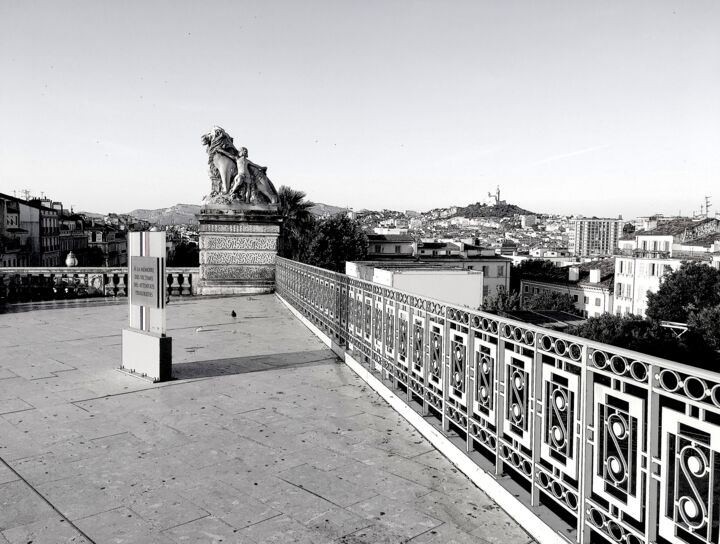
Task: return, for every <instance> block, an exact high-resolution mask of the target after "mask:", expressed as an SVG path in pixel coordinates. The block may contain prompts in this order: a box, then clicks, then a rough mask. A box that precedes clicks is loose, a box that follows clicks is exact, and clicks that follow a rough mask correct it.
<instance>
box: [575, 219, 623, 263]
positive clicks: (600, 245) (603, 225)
mask: <svg viewBox="0 0 720 544" xmlns="http://www.w3.org/2000/svg"><path fill="white" fill-rule="evenodd" d="M622 228H623V221H622V219H607V218H600V219H599V218H597V217H593V218H592V219H588V218H583V219H573V220H571V221H570V232H569V236H568V248H569V250H570V253H572V254H573V255H577V256H579V257H589V256H602V255H612V254H613V253H615V249H616V248H617V245H618V239H619V238H620V237H621V236H622Z"/></svg>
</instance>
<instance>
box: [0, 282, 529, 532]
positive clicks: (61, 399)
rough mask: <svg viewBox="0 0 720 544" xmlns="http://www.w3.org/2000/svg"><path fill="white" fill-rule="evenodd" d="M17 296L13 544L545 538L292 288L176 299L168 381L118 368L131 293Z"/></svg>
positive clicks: (0, 387) (0, 491)
mask: <svg viewBox="0 0 720 544" xmlns="http://www.w3.org/2000/svg"><path fill="white" fill-rule="evenodd" d="M11 308H12V309H13V310H14V311H13V313H6V314H3V315H0V350H1V351H0V353H2V356H1V357H0V543H2V544H6V542H10V543H20V542H22V543H23V544H25V543H27V542H30V541H32V542H34V543H35V544H39V543H53V544H55V543H58V542H75V543H80V542H96V543H104V542H126V543H133V544H136V543H143V542H147V543H151V542H152V543H173V542H175V543H179V542H192V543H196V542H208V543H210V542H212V543H218V542H225V543H235V542H248V543H253V542H283V543H285V542H308V543H322V542H343V543H346V544H349V543H364V542H367V543H374V542H388V543H390V542H392V543H395V542H405V541H408V542H413V543H426V542H427V543H430V542H460V543H462V542H499V541H501V540H505V539H508V538H509V539H510V540H511V541H512V542H517V543H520V544H524V543H526V542H529V541H530V539H531V537H530V536H529V535H528V534H527V533H525V532H524V531H523V529H522V528H521V527H519V525H518V524H517V523H516V522H514V521H513V520H512V519H511V518H510V517H509V516H508V515H507V514H505V513H504V512H503V511H502V510H500V509H499V508H498V507H497V505H496V504H495V503H494V502H493V501H492V500H490V499H489V498H488V497H487V495H486V494H485V493H483V492H482V491H481V490H479V489H478V488H477V487H475V486H474V485H473V484H472V482H470V481H469V480H468V479H467V478H466V477H465V476H463V475H462V474H461V473H459V472H458V470H457V469H456V468H455V467H454V466H453V465H452V464H451V463H450V462H449V461H447V460H446V459H445V458H444V457H443V456H442V455H440V454H439V453H438V452H437V451H436V450H435V449H434V448H433V446H432V445H431V444H430V443H429V442H427V441H426V440H424V439H423V438H422V437H421V436H420V434H419V433H418V432H417V431H415V430H414V429H413V428H412V427H411V426H410V425H408V424H407V422H406V421H405V420H404V419H403V418H401V417H400V416H399V415H398V414H397V413H396V412H394V411H393V410H392V408H390V407H389V406H387V405H386V404H385V403H384V402H383V401H382V400H381V399H380V398H379V397H378V396H377V395H376V394H375V393H373V392H372V391H371V390H370V389H369V388H368V387H367V386H366V385H365V383H364V382H363V381H362V380H361V379H360V378H358V377H357V376H356V375H355V373H354V372H353V371H352V370H351V369H350V368H348V367H347V366H345V365H344V364H340V363H339V362H338V359H337V357H336V355H335V354H334V353H333V352H332V351H330V350H329V349H327V347H326V346H325V345H323V344H322V343H321V342H320V341H319V340H318V339H317V338H316V337H315V336H313V335H312V334H311V333H310V332H309V331H308V329H307V328H306V327H305V326H304V325H303V324H301V322H300V321H298V320H297V319H296V318H295V317H294V316H293V315H292V314H291V312H290V311H289V310H288V309H287V308H286V307H285V306H284V305H283V304H282V303H281V302H280V301H279V300H278V299H277V298H276V297H275V296H274V295H266V296H258V297H228V298H204V297H203V298H200V297H188V298H175V299H173V300H172V302H171V303H170V304H169V306H168V334H169V335H171V336H172V338H173V344H174V346H173V352H174V353H173V355H174V363H175V364H174V368H173V373H174V375H175V378H176V379H175V380H173V381H170V382H167V383H163V384H152V383H149V382H146V381H144V380H141V379H138V378H135V377H133V376H129V375H126V374H123V373H120V372H117V371H115V370H114V369H115V368H117V367H118V364H119V361H120V330H121V328H122V327H124V326H126V325H127V313H128V311H127V305H126V304H125V303H124V302H123V301H122V299H121V300H120V301H117V302H113V301H112V300H109V301H108V300H104V299H97V300H93V299H90V300H84V301H77V302H76V301H63V302H54V303H53V302H51V303H34V304H32V305H27V304H25V305H18V306H13V307H11ZM28 309H32V311H25V310H28ZM233 310H235V311H236V313H237V318H235V319H234V318H232V317H231V316H230V313H231V311H233Z"/></svg>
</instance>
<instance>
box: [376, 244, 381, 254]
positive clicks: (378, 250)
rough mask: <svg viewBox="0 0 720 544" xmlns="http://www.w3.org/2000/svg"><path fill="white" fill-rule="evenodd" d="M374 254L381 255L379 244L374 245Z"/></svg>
mask: <svg viewBox="0 0 720 544" xmlns="http://www.w3.org/2000/svg"><path fill="white" fill-rule="evenodd" d="M375 253H381V251H380V244H375Z"/></svg>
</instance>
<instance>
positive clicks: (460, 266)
mask: <svg viewBox="0 0 720 544" xmlns="http://www.w3.org/2000/svg"><path fill="white" fill-rule="evenodd" d="M461 245H462V244H461ZM485 251H487V250H485ZM511 264H512V262H511V260H510V259H508V258H505V257H500V256H497V255H494V254H491V255H477V256H474V257H464V256H462V255H459V254H458V255H455V256H446V257H443V256H436V257H429V258H423V257H418V256H416V257H415V259H408V258H406V259H393V260H391V261H385V260H376V261H371V260H367V261H358V262H355V263H352V265H350V267H349V268H346V270H348V271H347V272H346V273H347V274H348V275H351V276H353V277H359V278H360V279H364V280H367V281H374V280H373V277H374V275H375V269H381V270H386V271H387V270H393V271H408V270H415V271H423V275H424V278H427V277H429V275H430V274H429V272H432V271H435V272H438V273H439V274H440V276H438V277H439V278H440V277H441V276H442V277H443V278H445V277H451V276H449V275H445V272H447V271H453V270H459V271H470V272H482V278H479V277H478V276H477V275H473V276H472V277H473V278H474V279H473V280H472V281H473V282H479V285H480V293H481V295H480V296H481V298H483V297H486V296H488V295H495V294H496V293H498V292H499V291H508V290H509V289H510V266H511ZM354 267H357V270H358V272H357V273H356V272H355V271H354V270H355V268H354ZM453 274H455V273H454V272H453ZM452 277H459V276H458V275H457V274H456V275H455V276H452ZM424 278H422V279H418V280H417V283H420V282H421V281H424ZM404 279H405V278H402V279H400V280H399V281H400V282H401V283H402V282H403V281H404ZM383 281H386V280H383ZM443 281H444V280H443ZM448 281H449V280H448ZM439 285H440V284H439V283H438V286H439ZM427 286H428V290H427V291H426V292H424V294H425V296H428V297H432V298H436V299H440V300H443V299H442V296H443V294H442V293H443V292H444V290H443V289H438V290H437V291H433V290H432V282H431V281H428V282H427ZM398 288H400V287H398ZM433 293H434V294H433ZM458 296H459V291H458ZM458 300H459V299H458ZM464 305H467V304H464Z"/></svg>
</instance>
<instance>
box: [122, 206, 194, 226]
mask: <svg viewBox="0 0 720 544" xmlns="http://www.w3.org/2000/svg"><path fill="white" fill-rule="evenodd" d="M197 213H200V206H198V205H197V204H175V206H170V207H169V208H160V209H157V210H145V209H139V210H133V211H131V212H128V215H132V216H133V217H137V218H138V219H142V220H143V221H148V222H150V223H152V224H153V225H159V226H165V225H183V224H185V225H189V224H196V223H197V217H195V214H197Z"/></svg>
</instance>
